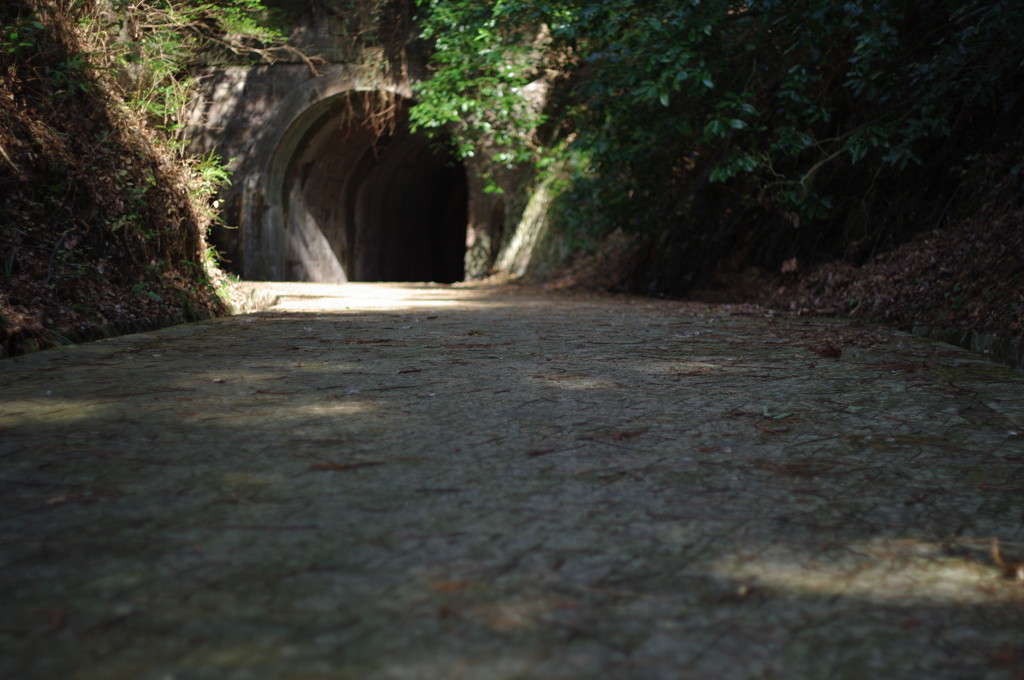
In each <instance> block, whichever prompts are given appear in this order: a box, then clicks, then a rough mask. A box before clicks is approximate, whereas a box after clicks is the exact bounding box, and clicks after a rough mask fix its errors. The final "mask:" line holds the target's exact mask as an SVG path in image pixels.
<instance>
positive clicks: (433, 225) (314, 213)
mask: <svg viewBox="0 0 1024 680" xmlns="http://www.w3.org/2000/svg"><path fill="white" fill-rule="evenodd" d="M381 96H382V95H380V94H377V93H352V94H349V95H346V96H343V97H339V98H338V99H337V100H336V101H334V102H332V104H331V106H330V107H329V108H328V109H327V110H326V111H325V112H324V113H323V114H321V115H319V116H318V117H317V119H316V120H314V121H311V124H309V125H308V127H307V128H306V131H305V132H304V134H303V135H302V137H301V139H300V140H299V143H298V145H297V147H296V149H295V151H294V153H293V154H292V157H291V159H290V162H289V164H288V166H287V168H288V169H287V172H286V174H285V178H284V185H283V187H282V191H283V196H282V199H283V201H282V205H283V207H284V224H285V231H286V242H287V255H286V258H285V272H284V274H285V278H286V279H287V280H290V281H325V282H331V281H335V282H336V281H436V282H439V283H452V282H455V281H461V280H462V279H463V272H464V256H465V250H466V245H465V244H466V216H467V215H466V210H467V208H466V206H467V186H466V172H465V169H464V167H463V166H462V164H461V163H456V162H454V161H453V160H452V158H451V156H450V155H449V154H447V153H446V152H444V151H441V150H439V145H438V144H436V143H432V142H431V141H430V140H429V139H428V138H427V137H426V136H425V135H423V134H422V133H413V132H410V130H409V125H408V108H409V101H408V100H405V99H402V98H401V97H397V96H396V97H395V98H394V101H393V106H392V101H391V100H390V99H389V100H383V101H382V100H381V99H380V97H381ZM382 109H383V110H389V109H390V112H389V114H388V115H389V116H393V118H390V119H388V117H387V116H385V117H383V118H381V117H379V116H378V122H377V124H376V125H375V124H374V117H373V115H371V112H373V111H378V112H379V111H381V110H382Z"/></svg>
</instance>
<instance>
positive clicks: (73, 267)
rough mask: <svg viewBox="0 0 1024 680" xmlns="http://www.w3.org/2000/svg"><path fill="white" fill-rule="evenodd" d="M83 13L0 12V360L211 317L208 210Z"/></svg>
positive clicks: (38, 6)
mask: <svg viewBox="0 0 1024 680" xmlns="http://www.w3.org/2000/svg"><path fill="white" fill-rule="evenodd" d="M78 18H81V17H78V15H77V14H71V13H70V12H61V11H59V10H57V9H54V8H53V7H50V8H49V9H47V8H46V7H44V6H43V4H42V3H26V2H10V3H5V4H4V5H3V6H2V8H0V31H2V40H3V44H4V49H2V50H0V149H2V153H0V340H2V347H0V357H6V356H12V355H15V354H19V353H22V352H25V351H31V350H34V349H39V348H43V347H48V346H53V345H56V344H61V343H63V342H66V341H68V340H83V339H90V338H96V337H102V336H104V335H108V334H111V333H115V332H124V331H132V330H141V329H144V328H154V327H157V326H160V325H166V324H167V323H170V322H174V321H182V320H189V319H194V318H198V317H204V316H209V315H211V314H212V313H214V312H216V311H218V310H219V309H220V302H219V300H218V298H217V296H216V294H215V292H214V289H213V286H212V284H211V283H210V281H209V280H208V277H207V275H206V273H205V272H204V267H203V262H202V260H203V257H204V252H205V246H204V242H203V232H204V229H205V227H206V224H207V222H208V221H209V217H208V216H207V215H206V214H205V211H204V210H203V208H202V205H201V203H199V201H198V200H197V192H196V186H195V178H194V176H193V175H192V174H190V173H189V172H188V170H187V168H186V167H185V166H184V165H183V163H182V162H181V161H180V160H177V159H176V158H175V157H174V155H173V154H172V153H171V151H170V150H169V148H168V146H167V145H166V144H165V143H163V142H162V137H161V133H159V132H157V131H155V130H153V129H152V128H151V127H149V126H148V125H147V123H146V121H145V120H144V119H143V117H142V116H141V115H140V114H138V113H133V112H132V111H131V110H130V108H129V107H127V106H126V105H125V100H124V97H123V96H122V94H121V93H120V91H119V89H118V86H117V83H116V80H115V79H114V77H113V75H112V74H111V73H109V72H108V71H104V70H101V69H97V68H95V65H94V63H95V62H94V60H93V59H92V55H91V52H90V50H92V49H94V46H93V45H90V43H89V36H88V35H87V34H86V33H84V32H83V29H80V28H78V24H77V23H76V19H78Z"/></svg>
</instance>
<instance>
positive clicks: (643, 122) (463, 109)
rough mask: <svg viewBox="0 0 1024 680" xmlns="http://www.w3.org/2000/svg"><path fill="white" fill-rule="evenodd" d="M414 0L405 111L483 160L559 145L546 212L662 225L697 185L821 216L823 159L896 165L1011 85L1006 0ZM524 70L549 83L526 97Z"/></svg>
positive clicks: (802, 220)
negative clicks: (545, 96)
mask: <svg viewBox="0 0 1024 680" xmlns="http://www.w3.org/2000/svg"><path fill="white" fill-rule="evenodd" d="M421 7H422V9H423V11H424V20H423V26H424V29H423V36H424V37H425V38H427V39H429V40H431V41H433V44H434V46H435V48H436V51H435V54H434V58H433V61H432V68H433V78H432V79H431V80H430V81H429V82H427V83H426V84H424V85H423V86H421V87H420V88H419V90H418V98H419V102H420V103H419V104H418V105H417V106H416V107H414V108H413V110H412V117H413V120H414V121H417V122H418V124H420V125H421V126H423V127H425V128H428V129H439V128H442V127H447V128H448V129H449V130H450V131H452V132H454V134H455V135H456V137H457V139H458V141H459V144H460V149H461V150H462V152H463V154H465V155H468V154H470V153H472V152H474V150H478V149H479V148H480V146H481V142H486V143H490V144H492V145H493V144H496V145H497V148H498V149H499V153H500V154H501V159H502V160H505V159H508V160H511V161H521V160H523V159H527V158H530V159H532V160H533V161H534V162H543V161H545V160H547V161H550V157H551V156H553V155H555V156H560V157H564V156H565V154H571V155H572V158H573V159H574V160H573V163H572V165H573V166H574V167H575V177H574V180H573V182H572V183H571V186H570V187H569V188H568V190H567V193H566V194H564V195H563V200H562V201H561V202H560V206H561V208H560V211H561V215H562V219H563V222H564V223H565V224H567V225H568V226H569V227H571V228H572V229H590V230H597V231H609V230H611V229H613V228H615V227H618V226H622V227H632V228H644V227H647V228H658V229H664V228H669V229H676V230H678V229H681V228H682V226H681V225H683V224H684V223H690V222H692V220H693V219H694V217H693V215H692V210H693V199H694V196H695V194H696V193H701V192H703V194H704V195H711V194H714V192H716V191H717V192H719V193H721V192H722V191H727V192H731V193H730V196H731V197H732V198H731V199H730V201H731V204H732V207H733V208H734V209H735V210H737V211H739V210H748V211H754V212H757V213H759V214H768V213H770V212H772V211H775V212H776V213H777V214H781V215H785V216H787V217H786V219H785V220H782V221H781V222H779V223H780V224H789V225H793V226H798V225H801V224H804V225H806V224H808V222H814V221H816V220H817V221H820V220H823V219H826V218H829V217H831V216H834V214H835V205H836V195H835V194H834V193H833V192H835V191H836V190H837V189H844V188H846V187H844V185H843V183H842V182H841V181H840V182H838V184H837V183H836V182H837V180H833V179H832V178H834V177H836V176H837V175H836V173H854V174H857V173H860V175H858V176H861V175H862V176H865V177H867V178H868V180H866V181H865V182H866V183H869V182H870V181H872V180H870V178H871V177H876V178H877V177H878V176H879V173H883V172H884V173H887V176H893V177H896V176H899V175H900V173H904V172H910V170H911V168H913V167H915V166H917V165H919V164H921V163H922V162H924V160H925V158H926V157H927V156H928V154H930V153H933V152H934V150H935V149H936V148H937V144H938V143H940V142H941V140H943V139H945V138H947V137H949V136H950V135H953V134H956V133H957V131H958V130H962V129H964V128H965V126H967V125H969V124H970V123H969V121H971V120H972V118H975V119H976V118H978V117H979V116H982V115H995V116H998V115H999V114H1000V112H1006V111H1011V110H1014V107H1017V106H1018V104H1019V102H1018V98H1019V96H1020V93H1021V91H1022V89H1021V80H1022V78H1021V75H1022V64H1024V6H1022V5H1021V3H1019V2H991V1H990V0H988V1H985V0H920V1H916V2H903V1H902V0H901V1H899V2H897V0H853V1H851V2H845V3H835V2H831V1H830V0H797V1H793V0H761V1H760V2H756V3H749V2H741V1H739V0H685V1H680V0H651V1H650V2H638V1H637V0H597V1H592V2H590V1H588V2H579V1H578V0H488V1H485V2H481V1H480V0H421ZM537 36H543V37H544V40H538V38H537ZM533 81H536V82H545V83H547V84H548V85H550V86H551V87H552V88H553V89H552V90H551V92H552V94H551V97H550V99H549V101H548V103H547V106H546V108H545V109H544V110H543V111H540V110H538V108H537V107H536V105H535V104H534V102H533V101H532V100H531V98H530V96H529V88H528V87H527V85H528V84H529V83H530V82H533ZM545 135H546V137H545ZM542 138H544V141H545V142H546V143H541V139H542ZM566 142H571V143H570V144H566ZM715 185H718V186H719V187H720V188H719V189H715V188H714V187H715Z"/></svg>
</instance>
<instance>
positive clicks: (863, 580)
mask: <svg viewBox="0 0 1024 680" xmlns="http://www.w3.org/2000/svg"><path fill="white" fill-rule="evenodd" d="M840 550H842V551H843V553H844V554H843V556H826V555H819V556H817V557H808V556H807V555H806V554H803V555H796V554H793V553H788V554H787V551H786V550H785V549H783V548H780V547H775V548H770V549H769V550H767V551H765V552H763V553H761V554H759V555H757V556H744V555H730V556H727V557H725V558H723V559H720V560H719V561H718V562H716V563H715V564H714V565H713V567H712V568H713V569H714V571H715V572H716V573H717V574H718V575H720V576H723V577H726V578H729V579H732V580H736V581H740V582H742V583H743V584H744V585H743V586H741V588H747V587H750V586H754V587H767V588H776V589H781V590H786V591H789V592H792V593H796V594H801V595H809V596H816V597H820V596H823V595H824V596H828V597H847V598H856V599H859V600H866V601H868V602H875V603H889V604H906V605H910V604H924V605H948V604H958V605H970V604H985V603H992V602H1005V601H1007V600H1010V599H1015V600H1019V599H1020V587H1019V585H1016V584H1014V583H1013V582H1011V581H1008V580H1006V579H1003V578H1002V577H1001V575H1000V574H999V572H998V571H997V570H996V569H994V568H993V567H991V566H989V565H988V564H985V563H981V562H978V561H973V560H971V559H968V558H964V557H952V556H949V555H947V554H945V553H944V552H943V549H942V547H941V546H940V545H938V544H934V543H927V542H923V541H922V542H916V541H886V540H876V541H868V542H860V543H850V544H847V545H846V546H845V547H842V546H837V545H833V546H831V547H830V548H829V551H830V552H838V551H840ZM979 554H983V553H979Z"/></svg>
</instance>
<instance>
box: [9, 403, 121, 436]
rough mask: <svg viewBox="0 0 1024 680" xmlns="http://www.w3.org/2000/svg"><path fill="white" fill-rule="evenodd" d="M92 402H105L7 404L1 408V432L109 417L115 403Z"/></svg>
mask: <svg viewBox="0 0 1024 680" xmlns="http://www.w3.org/2000/svg"><path fill="white" fill-rule="evenodd" d="M93 398H94V399H101V400H103V401H102V402H95V401H94V402H91V403H90V402H86V403H82V402H81V401H76V400H74V399H60V398H55V397H45V398H44V399H45V400H43V399H39V400H37V399H16V400H14V401H8V402H6V403H4V405H3V407H2V408H0V430H2V429H5V428H9V427H24V426H26V425H30V426H31V425H42V424H45V425H46V426H47V427H53V426H54V425H57V424H64V423H74V422H78V421H82V420H87V419H90V418H95V417H96V416H101V415H103V414H105V413H107V411H108V410H109V408H108V405H109V404H110V402H112V401H113V400H112V399H110V398H104V397H102V396H100V397H93Z"/></svg>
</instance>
